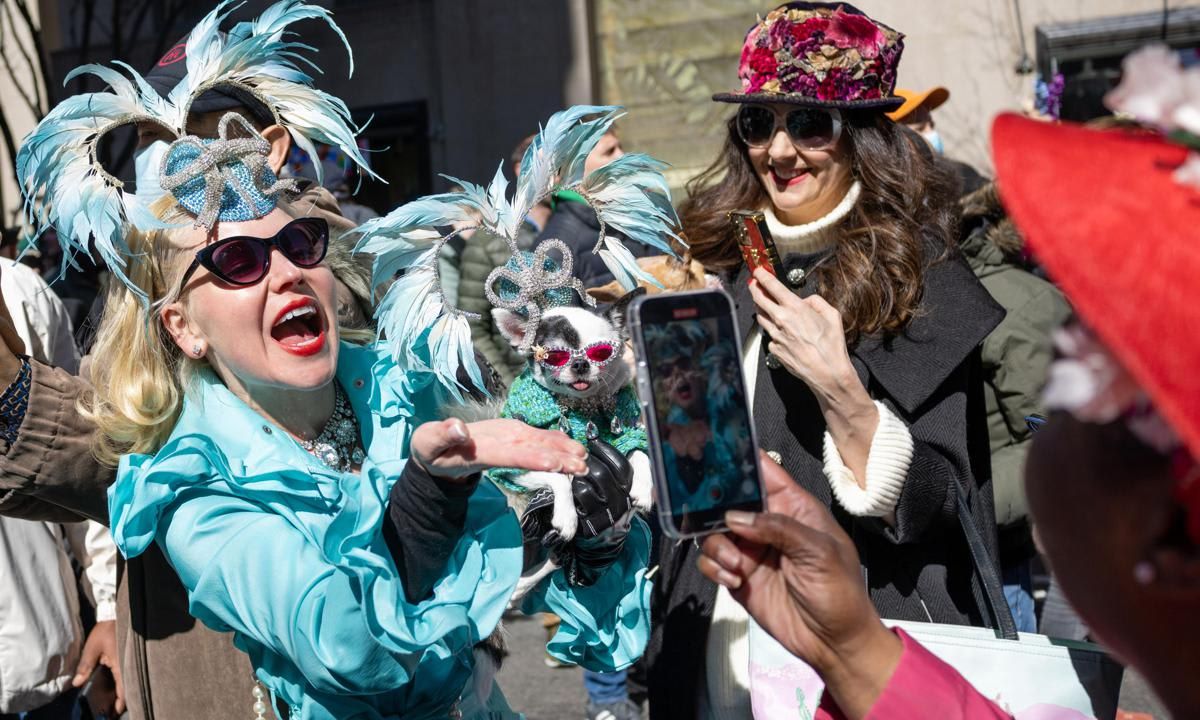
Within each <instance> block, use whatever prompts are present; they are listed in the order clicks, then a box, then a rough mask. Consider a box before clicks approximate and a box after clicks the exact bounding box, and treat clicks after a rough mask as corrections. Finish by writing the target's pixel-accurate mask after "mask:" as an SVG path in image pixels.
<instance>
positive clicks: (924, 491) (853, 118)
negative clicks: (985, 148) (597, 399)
mask: <svg viewBox="0 0 1200 720" xmlns="http://www.w3.org/2000/svg"><path fill="white" fill-rule="evenodd" d="M902 37H903V36H902V35H901V34H900V33H898V32H896V31H895V30H893V29H892V28H890V27H888V26H886V25H884V24H882V23H879V22H877V21H875V20H873V19H871V18H869V17H867V16H866V15H864V14H863V13H862V12H860V11H859V10H857V9H855V8H854V7H852V6H850V5H846V4H842V3H837V4H833V3H830V4H825V3H790V4H788V5H784V6H782V7H780V8H778V9H776V10H774V11H772V12H770V13H769V14H767V15H766V16H765V17H764V18H763V19H762V20H761V21H760V22H759V23H757V24H756V25H755V26H754V27H753V28H751V29H750V32H749V33H748V34H747V36H746V40H745V45H744V47H743V50H742V55H741V63H740V66H739V68H738V74H739V77H740V78H741V81H742V87H741V89H740V90H737V91H735V92H730V93H723V94H720V95H716V96H715V97H714V99H715V100H717V101H719V102H727V103H730V104H731V105H732V106H733V107H734V108H735V110H736V111H735V113H734V114H733V116H732V117H731V118H730V119H729V122H728V135H727V137H726V140H725V145H724V148H723V149H722V151H721V154H720V156H719V157H718V158H717V160H716V161H715V162H714V163H713V165H712V166H711V167H710V168H709V170H708V171H706V172H705V173H703V174H702V175H701V176H700V177H698V178H697V179H696V180H695V181H694V182H693V183H692V184H691V185H690V187H689V198H688V199H687V201H685V202H684V204H683V206H682V208H681V212H680V217H681V220H682V224H683V229H684V232H685V233H686V235H687V239H688V241H689V243H690V245H691V248H692V253H693V256H694V257H695V258H696V259H697V260H699V261H700V262H702V263H704V264H705V266H706V268H707V269H708V270H709V271H716V272H721V273H723V274H724V275H725V276H726V279H727V280H729V281H730V282H731V284H730V288H731V290H732V292H733V293H734V295H735V300H736V302H737V306H738V313H739V320H740V323H739V326H740V327H741V328H742V332H743V333H745V334H746V337H745V339H744V343H743V346H744V347H745V348H746V352H745V355H744V357H743V368H744V370H745V373H746V377H747V384H748V387H749V392H750V394H751V397H752V407H753V410H754V417H755V422H756V423H757V427H758V432H759V438H760V442H761V443H762V446H763V449H764V450H766V451H768V453H769V454H770V456H771V457H772V458H773V459H774V460H775V462H777V463H779V464H780V465H782V467H783V468H784V469H785V470H787V471H788V473H789V474H790V475H791V476H792V477H793V478H795V479H796V481H797V482H798V483H799V484H800V485H801V486H802V487H803V488H804V489H805V490H807V491H808V492H810V493H812V494H813V495H814V496H816V497H817V498H818V499H819V500H820V501H821V502H822V503H823V504H824V505H825V506H827V507H829V508H831V509H832V510H833V512H834V515H835V516H836V517H837V519H838V522H839V523H840V524H841V526H842V527H843V528H844V529H845V530H846V531H847V532H848V533H849V535H850V536H851V537H852V538H853V540H854V545H855V546H856V548H857V550H858V555H859V556H860V557H861V559H862V573H863V577H864V578H865V580H866V583H867V586H868V587H869V590H870V599H871V601H872V603H873V604H874V607H875V609H876V610H877V611H878V612H879V614H880V615H882V616H883V617H887V618H896V619H904V620H916V621H931V622H941V623H956V624H982V619H983V617H984V615H983V614H982V612H981V609H980V608H979V607H978V605H977V601H976V598H977V597H982V595H981V594H978V593H977V592H976V590H977V588H976V587H975V584H976V580H975V577H974V565H973V563H972V561H971V559H970V555H969V553H968V549H967V543H966V541H965V539H964V536H963V532H962V529H961V524H960V521H959V519H958V517H957V515H956V512H955V495H956V492H957V489H956V487H962V488H963V489H964V490H965V491H966V493H967V494H968V496H969V498H970V501H969V502H970V507H971V511H972V514H973V519H974V523H975V524H976V526H977V527H978V529H979V530H980V532H981V535H982V536H983V537H984V538H985V542H986V543H987V544H988V546H989V547H988V550H989V552H992V553H994V552H995V520H994V516H993V512H992V490H991V481H990V472H989V470H988V468H989V458H988V456H987V438H986V427H985V423H984V421H983V416H982V409H983V405H982V401H981V400H979V396H978V394H977V391H978V390H980V389H981V388H982V386H981V385H980V381H979V376H978V375H977V374H976V372H977V368H978V354H977V347H978V345H979V343H980V342H981V341H982V339H983V338H984V337H985V336H986V335H987V334H988V332H990V331H991V329H992V328H993V327H995V325H996V324H997V323H998V322H999V320H1000V318H1001V317H1002V314H1003V313H1002V311H1001V310H1000V309H999V308H998V307H997V306H996V305H995V304H994V303H993V302H992V300H991V298H990V297H989V296H988V295H987V293H986V291H985V290H984V289H983V288H982V287H981V286H980V285H979V283H978V282H977V281H976V280H975V278H974V276H973V275H972V273H971V271H970V269H969V268H968V267H967V266H966V265H965V263H963V262H962V261H961V260H960V259H958V258H957V257H956V256H955V255H953V253H952V251H951V250H949V248H950V247H951V246H952V244H953V241H954V234H955V233H954V230H955V218H956V213H955V207H954V199H955V197H956V194H955V187H954V180H953V178H952V177H951V176H949V175H948V174H946V173H945V172H944V171H942V170H939V169H938V167H936V166H935V165H934V162H933V160H932V157H931V155H930V154H929V152H928V150H927V149H926V148H925V146H924V143H923V141H922V140H921V139H920V138H919V137H917V136H915V135H913V134H911V133H908V132H906V131H904V130H902V129H901V128H900V127H899V126H897V125H896V124H895V123H893V122H892V121H891V120H890V119H889V118H888V117H887V116H886V115H885V113H886V112H888V111H889V110H894V109H895V108H897V107H899V106H900V105H901V104H902V103H903V100H902V99H901V98H899V97H897V96H895V95H894V92H893V89H894V86H895V80H896V67H897V63H898V62H899V59H900V54H901V51H902V49H903V41H902ZM732 210H761V211H762V212H763V213H764V214H765V216H766V222H767V225H768V227H769V229H770V231H771V234H772V236H773V238H774V240H775V242H776V246H777V248H778V250H779V252H780V256H781V259H782V262H783V266H784V268H783V277H775V276H774V275H773V274H772V273H769V272H766V271H764V270H759V271H757V272H756V273H755V274H754V275H753V276H751V275H750V273H749V272H748V271H747V270H746V268H745V265H744V264H743V261H742V256H741V254H740V252H739V250H738V246H737V242H736V239H735V237H734V234H733V228H732V226H731V225H730V223H729V220H728V218H727V217H726V214H727V213H728V212H729V211H732ZM972 433H974V434H973V435H972ZM980 433H983V434H982V435H980ZM699 554H700V553H699V550H698V548H696V547H695V546H694V545H692V544H690V543H684V544H680V545H678V546H673V547H668V548H666V549H664V557H663V558H662V559H661V561H662V562H661V566H662V568H663V570H662V574H661V575H660V578H661V581H660V582H659V583H658V584H657V586H656V592H657V593H658V595H657V598H656V602H657V603H658V612H659V613H661V614H660V615H659V617H661V618H662V620H661V621H660V622H658V623H657V625H656V628H655V635H654V637H653V638H652V640H651V646H650V650H649V661H650V663H651V665H650V676H649V687H650V689H651V712H652V715H653V716H654V717H655V718H675V717H678V718H687V719H688V720H692V718H695V717H698V716H699V717H707V716H711V717H735V716H736V717H746V716H747V715H748V714H749V707H750V694H749V668H748V666H749V660H750V657H751V654H750V653H751V650H750V648H749V642H748V640H747V628H748V621H747V617H746V614H745V612H744V611H742V609H741V608H740V607H739V606H738V604H737V603H736V602H734V601H733V599H732V598H731V597H730V595H729V593H728V592H726V591H724V590H722V591H720V592H718V589H717V588H716V587H714V586H713V585H712V584H711V583H709V582H707V581H706V580H705V579H704V578H703V577H702V576H701V574H700V572H699V570H698V569H697V567H696V559H697V558H698V557H699ZM697 638H704V641H703V642H704V644H703V645H702V646H703V647H704V648H705V650H704V651H703V652H695V651H694V648H695V647H696V641H697ZM675 648H687V650H686V651H682V652H681V651H680V650H676V649H675ZM698 687H703V688H705V689H704V690H703V691H701V692H700V693H696V691H695V688H698Z"/></svg>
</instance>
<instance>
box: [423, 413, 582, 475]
mask: <svg viewBox="0 0 1200 720" xmlns="http://www.w3.org/2000/svg"><path fill="white" fill-rule="evenodd" d="M411 447H412V456H413V459H414V460H416V461H417V462H419V463H420V464H421V466H422V467H424V468H425V469H426V470H427V471H429V474H431V475H435V476H437V477H442V478H447V479H452V480H453V479H462V478H467V477H470V476H472V475H474V474H475V473H478V472H481V471H483V470H487V469H489V468H516V469H518V470H530V471H541V472H556V473H564V474H567V475H579V474H583V473H585V472H587V462H586V458H587V450H585V449H584V447H583V446H582V445H580V444H579V443H577V442H575V441H574V440H572V439H571V438H570V437H568V436H566V435H564V434H563V433H561V432H556V431H551V430H540V429H538V428H534V427H530V426H529V425H526V424H525V423H523V422H520V421H519V420H506V419H497V420H482V421H479V422H473V423H465V422H463V421H462V420H458V419H450V420H442V421H440V422H428V423H425V424H423V425H421V426H419V427H418V428H417V429H416V430H415V431H413V436H412V443H411Z"/></svg>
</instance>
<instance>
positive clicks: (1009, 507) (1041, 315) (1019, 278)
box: [959, 183, 1071, 632]
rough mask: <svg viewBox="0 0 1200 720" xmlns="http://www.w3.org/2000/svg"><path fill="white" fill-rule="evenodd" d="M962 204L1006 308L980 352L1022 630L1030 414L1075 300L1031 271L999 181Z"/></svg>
mask: <svg viewBox="0 0 1200 720" xmlns="http://www.w3.org/2000/svg"><path fill="white" fill-rule="evenodd" d="M960 205H961V206H962V210H963V217H962V226H961V230H960V235H961V237H962V241H961V242H960V243H959V250H960V251H961V252H962V254H963V257H964V258H966V260H967V263H968V264H969V265H970V266H971V270H973V271H974V272H975V275H976V277H978V278H979V281H980V282H981V283H983V287H984V288H986V289H987V291H988V293H989V294H990V295H991V296H992V298H993V299H995V301H996V302H998V303H1000V305H1001V306H1002V307H1003V308H1004V310H1005V316H1004V320H1002V321H1001V322H1000V324H999V325H998V326H996V329H995V330H993V331H992V332H991V333H990V334H989V335H988V336H987V338H986V339H984V341H983V348H982V352H981V354H982V358H983V376H984V397H985V399H986V402H987V426H988V439H989V441H990V444H991V451H992V490H993V494H994V497H995V504H996V528H997V533H998V537H999V548H1000V569H1001V575H1002V579H1003V582H1004V596H1005V598H1006V599H1007V600H1008V604H1009V608H1010V609H1011V610H1012V614H1013V619H1014V620H1015V621H1016V625H1017V629H1018V630H1020V631H1022V632H1037V618H1036V616H1035V615H1034V603H1033V594H1032V592H1033V590H1032V577H1031V566H1032V561H1033V558H1034V556H1035V555H1036V553H1037V549H1036V548H1035V547H1034V544H1033V535H1032V533H1031V529H1030V525H1029V518H1028V514H1029V509H1028V505H1027V502H1026V499H1025V487H1024V482H1023V477H1024V472H1025V456H1026V455H1027V454H1028V452H1029V446H1030V443H1031V442H1032V435H1033V434H1032V430H1031V429H1030V427H1029V422H1028V421H1027V420H1026V418H1029V417H1034V416H1041V415H1042V413H1043V409H1042V403H1041V397H1040V395H1041V390H1042V384H1043V383H1044V382H1045V378H1046V371H1047V370H1048V369H1049V368H1050V363H1051V361H1052V360H1053V359H1054V349H1053V343H1052V341H1051V338H1050V336H1051V333H1052V332H1053V331H1054V330H1055V329H1056V328H1058V327H1059V326H1061V325H1062V324H1063V323H1064V322H1065V321H1066V320H1067V318H1068V317H1070V315H1071V307H1070V305H1068V304H1067V301H1066V299H1065V298H1063V295H1062V293H1061V292H1059V290H1058V289H1057V288H1056V287H1054V285H1052V284H1050V283H1049V282H1047V281H1046V280H1043V279H1042V278H1040V277H1038V276H1037V275H1035V274H1034V273H1033V272H1031V270H1030V266H1029V264H1028V260H1027V258H1026V256H1025V254H1024V252H1023V251H1024V246H1023V243H1022V240H1021V236H1020V234H1019V233H1018V232H1017V230H1016V228H1015V227H1014V226H1013V224H1012V221H1011V220H1009V219H1008V217H1007V214H1006V213H1005V211H1004V207H1003V206H1002V205H1001V204H1000V198H999V195H998V193H997V190H996V184H995V183H988V184H987V185H984V186H983V187H982V188H980V189H979V190H976V191H975V192H973V193H971V194H970V195H968V196H966V197H964V198H963V199H962V200H961V201H960Z"/></svg>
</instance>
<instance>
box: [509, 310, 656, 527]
mask: <svg viewBox="0 0 1200 720" xmlns="http://www.w3.org/2000/svg"><path fill="white" fill-rule="evenodd" d="M642 292H644V291H643V290H641V289H640V288H639V289H638V290H635V291H633V292H631V293H628V294H626V295H625V296H623V297H622V298H620V299H619V300H617V302H615V303H614V304H613V305H612V306H611V308H609V309H608V310H607V311H606V312H604V313H598V312H593V311H591V310H587V309H584V308H578V307H556V308H551V309H548V310H546V311H545V312H544V313H543V315H542V319H541V322H540V323H538V326H537V330H536V333H535V335H534V342H533V348H532V350H531V352H530V353H529V356H528V362H527V364H526V368H525V371H524V372H523V373H522V374H521V375H520V376H519V377H518V378H517V379H516V380H515V381H514V382H513V385H512V388H511V389H510V391H509V395H508V398H507V399H506V400H505V403H504V407H503V409H502V410H501V415H503V416H504V417H512V418H516V419H519V420H522V421H523V422H526V423H528V424H530V425H534V426H535V427H543V428H547V429H551V430H554V429H561V430H563V431H564V432H568V433H569V434H571V435H572V436H573V437H575V439H576V440H580V441H585V440H591V439H599V440H603V441H605V442H608V443H609V444H610V445H613V446H614V447H617V449H618V450H620V451H621V452H623V453H625V455H626V457H627V458H628V459H629V462H630V465H632V466H633V478H632V486H631V489H630V493H629V494H630V499H631V500H632V501H633V505H634V507H635V508H637V509H638V510H643V511H644V510H649V509H650V505H651V487H652V480H651V477H650V458H649V457H648V456H647V455H646V452H645V443H646V441H645V437H646V435H645V432H646V431H645V427H644V426H643V425H642V423H641V419H640V404H639V403H638V400H637V395H636V393H635V391H634V389H633V386H632V384H631V381H632V379H633V369H632V367H631V366H630V363H629V362H628V361H627V360H626V359H625V342H626V341H627V340H628V332H627V329H626V324H625V311H626V309H627V308H628V307H629V303H630V302H631V301H632V300H633V299H634V298H635V297H637V296H638V295H640V294H642ZM492 317H493V318H494V319H495V321H496V326H497V328H499V330H500V332H501V334H503V335H504V337H505V339H507V340H508V341H509V342H510V343H511V344H512V345H513V346H514V347H517V346H519V345H520V344H521V340H522V339H523V337H524V334H525V318H524V317H523V316H521V315H519V314H517V313H515V312H513V311H511V310H505V309H503V308H496V309H493V310H492ZM564 420H565V422H564ZM581 436H582V437H581ZM494 479H495V478H494ZM497 484H498V485H499V486H500V488H501V489H502V490H504V491H505V494H506V495H508V497H509V504H510V505H512V506H513V508H514V509H515V510H516V511H517V513H518V515H519V514H521V513H522V512H523V511H524V508H525V506H526V504H527V499H526V497H525V496H527V495H528V494H529V493H531V492H534V491H535V490H539V489H541V488H548V489H549V490H550V491H551V493H553V496H554V504H553V513H552V515H551V521H550V522H551V525H552V526H553V527H554V529H555V530H557V531H558V533H559V535H560V536H561V537H562V538H563V539H564V540H568V541H569V540H570V539H572V538H573V537H574V536H575V532H576V530H577V528H578V517H577V515H576V512H575V502H574V498H573V497H572V494H571V476H570V475H564V474H562V473H551V472H527V473H521V474H515V473H514V474H512V475H510V476H508V477H507V478H505V479H504V480H502V481H500V482H498V483H497Z"/></svg>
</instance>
